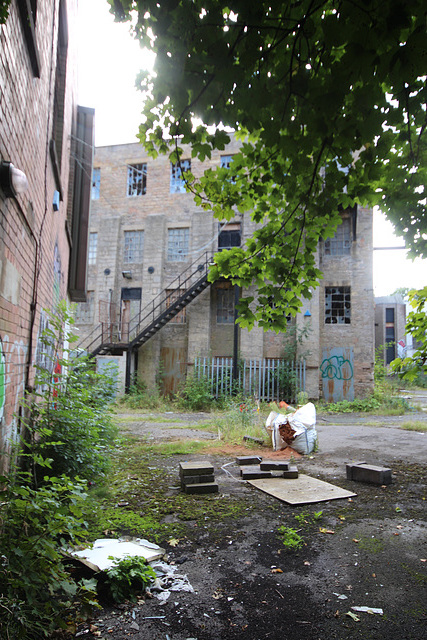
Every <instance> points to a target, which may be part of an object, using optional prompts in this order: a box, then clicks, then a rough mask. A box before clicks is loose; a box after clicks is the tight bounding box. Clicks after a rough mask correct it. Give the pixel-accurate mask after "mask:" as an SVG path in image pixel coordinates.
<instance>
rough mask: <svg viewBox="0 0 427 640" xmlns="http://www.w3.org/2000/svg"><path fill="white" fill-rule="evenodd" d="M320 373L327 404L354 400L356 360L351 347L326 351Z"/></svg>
mask: <svg viewBox="0 0 427 640" xmlns="http://www.w3.org/2000/svg"><path fill="white" fill-rule="evenodd" d="M320 372H321V376H322V381H323V397H324V398H325V400H326V402H338V401H340V400H350V401H351V400H354V384H353V382H354V358H353V349H352V348H351V347H345V348H340V347H334V348H331V349H326V350H325V351H324V352H323V360H322V364H321V365H320Z"/></svg>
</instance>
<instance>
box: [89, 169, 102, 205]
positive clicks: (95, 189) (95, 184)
mask: <svg viewBox="0 0 427 640" xmlns="http://www.w3.org/2000/svg"><path fill="white" fill-rule="evenodd" d="M100 190H101V169H99V168H96V169H93V171H92V194H91V198H92V200H99V193H100Z"/></svg>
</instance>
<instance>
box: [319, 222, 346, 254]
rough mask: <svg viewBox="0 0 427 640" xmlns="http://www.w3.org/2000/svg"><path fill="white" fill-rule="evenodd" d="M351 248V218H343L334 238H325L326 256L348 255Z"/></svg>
mask: <svg viewBox="0 0 427 640" xmlns="http://www.w3.org/2000/svg"><path fill="white" fill-rule="evenodd" d="M350 250H351V219H350V217H346V218H343V219H342V222H341V224H340V225H339V226H338V228H337V230H336V231H335V235H334V236H333V237H332V238H328V239H327V240H325V256H346V255H349V254H350Z"/></svg>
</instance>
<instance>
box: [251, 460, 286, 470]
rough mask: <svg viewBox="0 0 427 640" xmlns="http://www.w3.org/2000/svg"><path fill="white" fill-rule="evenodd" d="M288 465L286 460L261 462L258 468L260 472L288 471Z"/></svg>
mask: <svg viewBox="0 0 427 640" xmlns="http://www.w3.org/2000/svg"><path fill="white" fill-rule="evenodd" d="M290 464H291V463H290V462H289V461H288V460H286V461H285V460H263V462H261V464H260V465H259V466H260V468H261V471H288V470H289V467H290Z"/></svg>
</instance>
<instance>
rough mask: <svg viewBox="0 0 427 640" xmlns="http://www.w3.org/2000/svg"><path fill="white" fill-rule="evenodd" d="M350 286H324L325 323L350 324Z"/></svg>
mask: <svg viewBox="0 0 427 640" xmlns="http://www.w3.org/2000/svg"><path fill="white" fill-rule="evenodd" d="M350 321H351V292H350V287H325V324H350Z"/></svg>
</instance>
